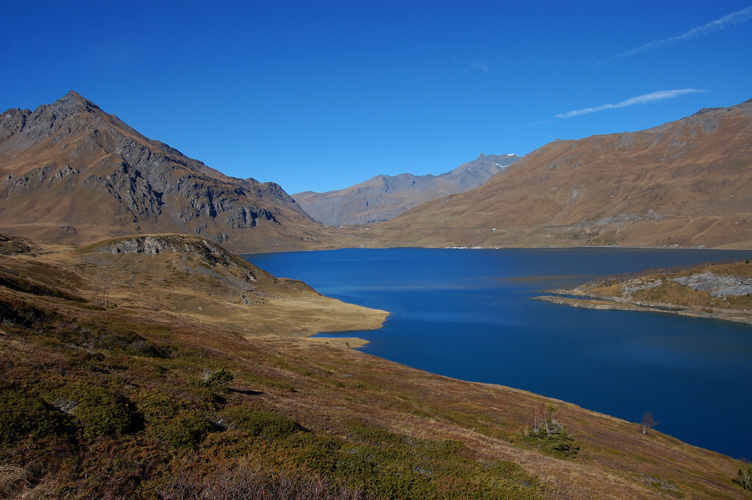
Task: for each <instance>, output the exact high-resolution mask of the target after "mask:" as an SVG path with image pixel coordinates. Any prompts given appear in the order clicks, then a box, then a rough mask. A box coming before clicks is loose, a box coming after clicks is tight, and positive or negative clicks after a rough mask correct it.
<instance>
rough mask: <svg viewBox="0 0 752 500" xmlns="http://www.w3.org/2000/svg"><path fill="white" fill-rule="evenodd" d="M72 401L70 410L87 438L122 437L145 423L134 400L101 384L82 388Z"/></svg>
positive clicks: (76, 392)
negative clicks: (110, 390) (104, 387)
mask: <svg viewBox="0 0 752 500" xmlns="http://www.w3.org/2000/svg"><path fill="white" fill-rule="evenodd" d="M70 400H71V401H72V403H73V405H72V410H71V411H72V413H73V415H74V416H75V417H76V419H78V421H79V422H80V423H81V426H82V427H83V431H84V436H85V437H87V438H92V437H96V436H120V435H123V434H128V433H130V432H134V431H136V430H138V429H140V428H141V426H142V423H143V420H142V417H141V415H140V414H139V413H138V411H137V409H136V406H135V405H134V404H133V403H131V402H130V401H128V399H126V398H125V397H123V396H121V395H119V394H113V393H111V392H109V391H107V390H105V389H102V388H100V387H86V388H79V389H78V390H76V391H75V392H74V393H73V394H72V395H71V398H70Z"/></svg>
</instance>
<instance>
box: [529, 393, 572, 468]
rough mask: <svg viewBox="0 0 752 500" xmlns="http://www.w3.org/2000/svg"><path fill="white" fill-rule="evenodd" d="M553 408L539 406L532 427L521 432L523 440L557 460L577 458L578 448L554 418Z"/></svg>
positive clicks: (555, 410)
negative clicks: (557, 458)
mask: <svg viewBox="0 0 752 500" xmlns="http://www.w3.org/2000/svg"><path fill="white" fill-rule="evenodd" d="M556 412H557V408H556V407H555V406H548V407H546V406H545V405H541V407H540V408H539V409H538V410H537V411H536V412H535V416H534V417H533V425H531V426H530V427H528V428H527V429H525V430H524V431H523V432H522V436H523V439H524V440H525V441H527V442H528V443H533V444H536V445H537V446H538V448H540V449H541V450H542V451H544V452H546V453H548V454H550V455H554V456H556V457H559V458H573V457H575V456H577V454H578V453H579V451H580V447H579V445H578V444H577V442H576V441H575V439H574V436H573V435H572V434H570V433H569V432H568V431H567V430H566V429H565V428H564V426H563V425H561V423H560V422H559V421H558V420H557V418H556Z"/></svg>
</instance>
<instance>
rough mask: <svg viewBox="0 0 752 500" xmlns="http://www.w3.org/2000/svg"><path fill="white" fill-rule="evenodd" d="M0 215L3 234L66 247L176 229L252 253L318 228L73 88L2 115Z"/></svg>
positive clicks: (264, 191)
mask: <svg viewBox="0 0 752 500" xmlns="http://www.w3.org/2000/svg"><path fill="white" fill-rule="evenodd" d="M0 214H1V215H2V222H0V224H1V225H2V226H3V228H4V229H5V230H6V231H8V232H12V233H15V234H22V235H32V236H35V237H42V238H45V239H48V240H56V241H64V242H81V241H92V240H95V239H101V238H103V237H111V236H118V235H122V234H133V233H160V232H174V233H186V234H198V235H202V236H206V237H208V238H211V239H213V240H214V241H217V242H220V243H223V244H224V245H226V246H228V247H230V248H232V249H243V250H249V251H250V250H253V249H266V248H268V247H274V246H276V245H279V244H280V243H282V242H284V243H285V244H288V245H289V244H292V245H293V246H294V245H295V241H301V240H307V241H310V240H315V239H317V234H316V233H317V231H318V225H317V224H315V222H314V221H313V220H311V219H310V217H308V215H307V214H305V213H304V212H303V211H302V210H301V209H300V207H298V206H297V204H296V203H295V201H294V200H293V199H292V198H291V197H290V196H289V195H287V193H285V192H284V190H283V189H282V188H281V187H280V186H278V185H276V184H274V183H260V182H257V181H255V180H254V179H245V180H242V179H236V178H231V177H227V176H225V175H223V174H221V173H220V172H218V171H216V170H214V169H211V168H209V167H207V166H206V165H204V164H203V163H202V162H200V161H197V160H194V159H191V158H188V157H186V156H184V155H183V154H181V153H180V152H179V151H177V150H176V149H174V148H171V147H170V146H168V145H166V144H163V143H161V142H158V141H153V140H150V139H148V138H146V137H144V136H142V135H141V134H139V133H138V132H136V131H135V130H134V129H132V128H131V127H129V126H128V125H126V124H125V123H123V122H122V121H121V120H120V119H118V118H117V117H116V116H114V115H109V114H107V113H105V112H103V111H102V110H101V109H100V108H99V107H98V106H96V105H95V104H93V103H92V102H90V101H88V100H86V99H84V98H83V97H81V96H80V95H79V94H77V93H75V92H73V91H71V92H69V93H68V94H67V95H66V96H64V97H63V98H61V99H59V100H58V101H56V102H55V103H54V104H51V105H42V106H39V107H38V108H37V109H36V110H34V111H30V110H20V109H11V110H8V111H6V112H5V113H3V114H2V115H0Z"/></svg>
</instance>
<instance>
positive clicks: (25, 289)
mask: <svg viewBox="0 0 752 500" xmlns="http://www.w3.org/2000/svg"><path fill="white" fill-rule="evenodd" d="M9 241H12V240H6V241H5V242H0V243H2V244H0V247H2V248H4V249H5V253H6V254H12V255H4V257H3V259H2V261H0V271H1V272H2V274H1V275H0V278H1V279H0V317H1V318H2V319H1V322H0V389H1V390H0V399H1V400H2V401H0V495H2V496H3V497H4V498H5V497H7V498H165V499H173V498H184V499H186V498H216V499H220V500H221V499H224V498H238V497H241V498H308V499H318V498H341V499H345V498H348V499H360V498H404V499H433V498H447V499H468V498H477V499H492V498H493V499H508V498H515V499H516V498H522V499H525V498H527V499H538V498H545V499H564V498H566V499H591V498H615V499H655V498H665V499H675V498H708V499H711V498H717V499H721V498H740V499H741V498H752V492H745V490H743V489H742V488H741V487H740V486H739V485H737V484H736V483H734V482H733V481H732V480H733V479H734V478H735V477H736V475H737V471H738V470H739V468H740V467H742V464H741V463H740V462H738V461H735V460H732V459H730V458H728V457H725V456H723V455H719V454H717V453H713V452H709V451H706V450H702V449H698V448H695V447H692V446H688V445H686V444H683V443H681V442H679V441H678V440H676V439H673V438H671V437H668V436H665V435H663V434H661V433H659V432H656V431H651V432H649V433H648V434H647V435H643V434H641V433H640V431H639V426H638V425H637V424H635V423H629V422H625V421H623V420H619V419H616V418H612V417H609V416H606V415H601V414H596V413H593V412H590V411H586V410H583V409H582V408H579V407H577V406H574V405H570V404H567V403H564V402H561V401H556V400H550V399H546V398H543V397H540V396H537V395H534V394H530V393H527V392H524V391H518V390H514V389H510V388H506V387H502V386H496V385H488V384H475V383H467V382H462V381H457V380H452V379H448V378H444V377H439V376H436V375H431V374H428V373H425V372H421V371H418V370H413V369H409V368H407V367H404V366H401V365H398V364H395V363H391V362H387V361H384V360H381V359H378V358H375V357H372V356H368V355H365V354H363V353H360V352H357V351H354V350H350V349H344V348H339V347H336V346H334V345H331V344H327V343H325V342H311V341H309V340H307V339H305V338H296V337H295V336H294V335H292V336H291V335H290V334H289V333H284V332H281V331H280V333H279V334H277V335H272V336H270V335H251V334H249V333H248V332H247V331H246V330H245V329H244V325H242V323H241V322H240V321H235V322H226V323H223V322H219V321H216V319H217V318H215V317H213V316H212V315H211V314H205V315H203V316H202V315H201V314H196V313H191V314H189V313H188V310H189V309H192V305H191V304H192V303H191V301H192V300H195V299H196V298H197V297H198V296H203V295H208V296H207V297H206V299H205V300H206V301H205V302H203V303H202V304H203V305H201V307H204V306H210V307H215V306H216V307H219V305H221V304H228V303H231V302H232V301H233V300H235V299H237V298H242V294H245V295H246V298H250V299H251V300H250V302H251V303H250V304H248V305H246V306H245V307H244V308H243V309H242V310H243V311H245V312H246V314H247V316H246V318H247V322H246V325H245V326H247V325H251V324H252V325H254V327H255V328H257V331H259V332H261V331H263V329H264V327H265V325H267V324H268V322H267V319H266V318H264V317H263V316H259V315H256V314H255V313H254V312H253V311H254V310H255V309H264V308H267V307H268V306H269V305H270V303H269V302H267V300H269V301H270V302H271V299H272V297H273V296H276V295H279V296H280V297H286V296H292V297H296V296H309V295H310V294H312V293H315V292H313V291H312V290H310V289H309V288H308V287H306V286H305V285H303V284H301V283H292V282H288V281H280V280H275V279H274V278H273V277H270V276H268V275H266V274H264V273H263V272H262V271H260V270H258V269H257V268H255V267H253V266H250V265H248V266H246V265H245V264H243V263H242V262H241V261H240V259H239V258H238V257H236V256H233V255H232V254H228V253H226V252H224V251H222V250H221V248H219V247H216V246H214V245H213V244H207V243H206V242H205V241H204V240H202V239H201V238H189V239H186V238H183V237H175V236H159V237H151V238H146V237H143V238H129V239H120V240H115V241H108V242H104V243H101V244H97V245H93V246H91V247H87V248H83V249H79V250H75V249H70V248H64V247H60V248H47V247H43V246H37V245H28V242H26V243H24V242H14V243H13V244H12V245H11V244H10V243H8V242H9ZM26 247H28V248H26ZM13 248H15V250H12V249H13ZM157 251H158V252H157ZM113 252H114V253H113ZM147 259H151V260H148V265H146V264H144V261H146V260H147ZM123 279H125V280H126V282H128V283H130V284H127V283H124V282H123V281H121V280H123ZM162 280H164V281H162ZM190 287H195V289H196V290H197V291H198V292H199V293H197V294H196V296H195V297H193V298H191V297H186V296H183V294H189V293H190V292H189V290H188V288H190ZM220 290H224V293H225V295H224V296H222V294H221V293H220ZM230 292H232V293H230ZM212 293H213V294H214V295H212ZM175 295H180V297H179V298H176V297H175ZM184 303H187V304H188V305H186V308H187V309H186V310H183V311H181V310H176V309H174V308H175V307H179V306H180V304H184ZM195 304H196V303H193V305H195ZM271 305H273V304H271ZM189 306H191V307H189ZM226 307H229V306H226ZM361 312H362V311H361ZM361 312H357V313H356V316H359V315H360V314H361ZM381 318H382V319H383V315H382V316H381ZM237 319H239V317H238V318H237ZM287 320H288V325H290V326H291V329H290V330H288V331H290V332H294V331H300V330H302V329H303V328H304V325H308V324H310V323H309V322H308V318H302V319H301V318H299V317H298V316H297V315H293V314H290V315H289V316H288V318H287ZM298 322H299V323H298ZM272 323H273V322H272ZM296 323H298V326H297V328H296V327H295V324H296ZM274 328H277V326H274ZM549 408H550V409H549ZM536 417H537V421H538V422H541V421H543V420H545V421H546V422H547V423H548V424H549V426H550V428H551V429H552V430H553V432H552V433H551V434H550V435H548V434H546V433H545V432H543V431H541V432H535V430H534V429H533V428H532V426H533V423H534V421H535V420H536ZM546 417H547V418H546Z"/></svg>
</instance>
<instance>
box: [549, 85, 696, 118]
mask: <svg viewBox="0 0 752 500" xmlns="http://www.w3.org/2000/svg"><path fill="white" fill-rule="evenodd" d="M696 92H704V90H698V89H677V90H658V91H656V92H651V93H649V94H644V95H640V96H637V97H632V98H631V99H627V100H626V101H621V102H617V103H616V104H603V105H601V106H595V107H593V108H582V109H575V110H574V111H569V112H567V113H559V114H558V115H556V118H572V117H573V116H580V115H587V114H589V113H599V112H601V111H606V110H609V109H618V108H627V107H629V106H637V105H641V104H649V103H652V102H658V101H665V100H666V99H673V98H675V97H679V96H682V95H685V94H694V93H696Z"/></svg>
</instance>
